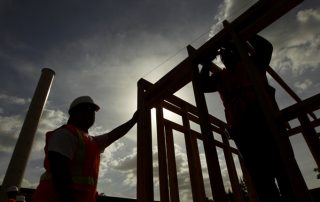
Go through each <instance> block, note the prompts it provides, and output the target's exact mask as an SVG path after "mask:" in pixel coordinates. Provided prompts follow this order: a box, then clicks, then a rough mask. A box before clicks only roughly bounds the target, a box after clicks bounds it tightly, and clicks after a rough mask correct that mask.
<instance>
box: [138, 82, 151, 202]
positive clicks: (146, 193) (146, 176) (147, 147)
mask: <svg viewBox="0 0 320 202" xmlns="http://www.w3.org/2000/svg"><path fill="white" fill-rule="evenodd" d="M138 109H139V110H141V111H140V116H139V120H138V131H137V133H138V134H137V147H138V148H137V201H138V202H150V201H153V200H154V192H153V170H152V169H153V166H152V131H151V110H150V109H149V108H146V107H145V88H144V86H143V83H142V82H140V81H139V82H138Z"/></svg>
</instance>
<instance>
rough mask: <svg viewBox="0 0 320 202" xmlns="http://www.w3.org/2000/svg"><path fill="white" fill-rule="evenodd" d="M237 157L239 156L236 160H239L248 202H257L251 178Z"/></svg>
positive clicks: (240, 159) (240, 158)
mask: <svg viewBox="0 0 320 202" xmlns="http://www.w3.org/2000/svg"><path fill="white" fill-rule="evenodd" d="M239 155H240V154H238V159H239V163H240V167H241V170H242V174H243V180H244V182H245V183H246V187H247V191H248V197H249V201H259V199H258V195H257V192H256V190H255V188H254V186H253V183H252V180H251V177H250V175H249V173H248V170H247V168H246V167H245V165H244V162H243V160H242V157H241V156H239Z"/></svg>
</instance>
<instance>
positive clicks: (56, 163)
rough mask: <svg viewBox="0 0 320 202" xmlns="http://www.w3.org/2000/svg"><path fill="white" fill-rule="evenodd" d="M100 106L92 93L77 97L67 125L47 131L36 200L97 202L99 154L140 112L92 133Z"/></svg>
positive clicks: (35, 194) (129, 126) (131, 125)
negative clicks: (117, 123) (109, 129)
mask: <svg viewBox="0 0 320 202" xmlns="http://www.w3.org/2000/svg"><path fill="white" fill-rule="evenodd" d="M99 109H100V107H99V106H98V105H97V104H96V103H95V102H94V101H93V100H92V98H91V97H89V96H81V97H78V98H76V99H75V100H74V101H73V102H72V103H71V105H70V108H69V111H68V112H69V115H70V117H69V120H68V123H67V124H66V125H63V126H61V127H60V128H58V129H56V130H54V131H51V132H48V133H47V134H46V145H45V160H44V167H45V173H44V174H42V176H41V179H40V184H39V186H38V187H37V189H36V191H35V193H34V195H33V202H43V201H46V202H64V201H67V202H95V201H96V193H97V192H96V186H97V180H98V172H99V160H100V153H102V152H103V151H104V149H105V148H106V147H107V146H109V145H110V144H111V143H113V142H114V141H116V140H118V139H119V138H121V137H122V136H124V135H125V134H126V133H127V132H128V131H129V130H130V129H131V128H132V127H133V126H134V125H135V123H136V121H137V118H138V113H137V112H136V113H135V114H134V115H133V117H132V118H131V119H130V120H129V121H127V122H126V123H124V124H122V125H120V126H119V127H117V128H115V129H114V130H112V131H110V132H108V133H106V134H103V135H100V136H90V135H89V134H88V129H89V128H90V127H91V126H92V125H93V124H94V122H95V113H96V112H97V111H98V110H99Z"/></svg>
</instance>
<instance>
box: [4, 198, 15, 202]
mask: <svg viewBox="0 0 320 202" xmlns="http://www.w3.org/2000/svg"><path fill="white" fill-rule="evenodd" d="M6 202H16V200H14V199H7V200H6Z"/></svg>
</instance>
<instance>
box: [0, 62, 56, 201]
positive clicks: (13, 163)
mask: <svg viewBox="0 0 320 202" xmlns="http://www.w3.org/2000/svg"><path fill="white" fill-rule="evenodd" d="M54 75H55V72H54V71H53V70H51V69H48V68H44V69H42V73H41V76H40V80H39V82H38V85H37V88H36V90H35V92H34V95H33V98H32V100H31V103H30V106H29V110H28V112H27V115H26V118H25V120H24V123H23V125H22V128H21V131H20V134H19V137H18V140H17V143H16V146H15V148H14V151H13V154H12V157H11V160H10V163H9V166H8V168H7V171H6V174H5V177H4V179H3V182H2V187H1V195H0V201H4V200H5V198H6V190H7V188H8V187H9V186H18V187H20V186H21V182H22V179H23V175H24V171H25V169H26V166H27V163H28V159H29V156H30V152H31V148H32V144H33V139H34V136H35V133H36V130H37V127H38V124H39V120H40V117H41V114H42V111H43V108H44V105H45V103H46V101H47V98H48V95H49V92H50V88H51V84H52V81H53V78H54Z"/></svg>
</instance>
